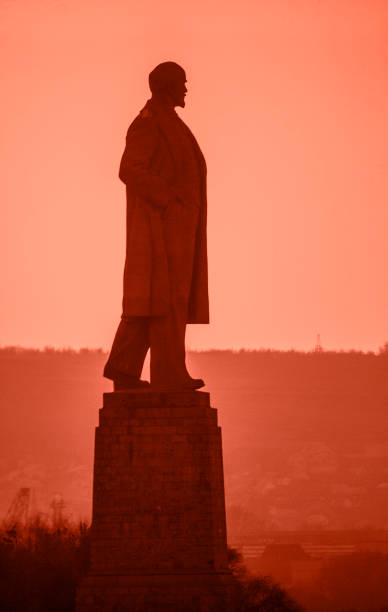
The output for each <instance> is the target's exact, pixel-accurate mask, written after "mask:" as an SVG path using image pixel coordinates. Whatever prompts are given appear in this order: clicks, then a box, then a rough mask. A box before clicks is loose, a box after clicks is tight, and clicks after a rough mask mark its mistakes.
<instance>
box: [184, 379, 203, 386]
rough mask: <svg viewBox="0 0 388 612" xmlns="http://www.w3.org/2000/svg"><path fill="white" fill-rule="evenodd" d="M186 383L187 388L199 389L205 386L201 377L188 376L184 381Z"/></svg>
mask: <svg viewBox="0 0 388 612" xmlns="http://www.w3.org/2000/svg"><path fill="white" fill-rule="evenodd" d="M186 385H187V387H188V388H189V389H200V388H201V387H204V386H205V381H203V380H202V378H189V379H188V380H187V382H186V383H185V386H186Z"/></svg>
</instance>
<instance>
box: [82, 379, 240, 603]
mask: <svg viewBox="0 0 388 612" xmlns="http://www.w3.org/2000/svg"><path fill="white" fill-rule="evenodd" d="M231 593H232V578H231V575H230V573H229V571H228V567H227V546H226V527H225V501H224V481H223V467H222V448H221V430H220V428H219V427H218V425H217V411H216V410H214V409H213V408H211V407H210V405H209V394H208V393H203V392H184V393H156V392H152V391H149V390H144V391H143V390H142V391H133V392H131V391H119V392H115V393H106V394H105V395H104V407H103V408H102V410H101V411H100V424H99V427H97V429H96V441H95V461H94V486H93V520H92V528H91V567H90V572H89V575H88V577H87V578H86V579H85V580H84V581H83V583H82V584H81V585H80V587H79V589H78V594H77V611H78V612H87V611H88V612H91V611H95V612H97V611H101V612H102V611H104V612H105V611H106V612H113V611H115V612H119V611H120V612H121V611H124V610H131V611H132V610H133V611H135V610H136V611H139V612H143V611H144V612H148V611H149V612H151V611H152V612H153V611H155V612H157V611H162V610H163V611H167V610H169V611H175V610H176V611H182V612H183V611H186V610H187V611H193V612H194V611H195V612H205V611H206V612H213V611H214V612H216V611H218V610H219V611H220V612H221V611H222V612H224V611H226V610H230V609H231V604H230V599H231Z"/></svg>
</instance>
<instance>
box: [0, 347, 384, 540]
mask: <svg viewBox="0 0 388 612" xmlns="http://www.w3.org/2000/svg"><path fill="white" fill-rule="evenodd" d="M105 360H106V355H105V354H104V353H103V352H102V351H89V350H81V351H79V352H76V351H71V350H66V351H55V350H53V349H49V350H46V351H34V350H27V349H17V348H8V349H7V348H5V349H1V350H0V364H1V368H0V384H1V401H2V410H1V428H0V448H1V452H0V491H1V496H0V516H3V515H4V514H5V513H6V511H7V509H8V507H9V505H10V503H11V501H12V499H13V497H14V495H15V494H16V492H17V490H18V489H19V488H20V487H31V488H32V489H33V490H34V495H35V499H36V506H37V508H44V509H45V510H46V511H50V503H51V501H52V499H53V497H54V495H57V494H60V495H62V496H63V498H64V501H65V503H66V511H67V512H69V513H70V512H71V513H72V514H73V516H80V515H82V516H89V515H90V508H91V485H92V482H91V481H92V473H91V471H92V460H93V438H94V427H95V425H96V424H97V419H98V408H99V407H101V405H102V397H101V394H102V393H103V392H104V391H110V390H111V384H110V383H109V381H106V380H104V379H103V378H102V377H101V372H102V368H103V364H104V362H105ZM188 360H189V364H190V369H191V373H192V374H193V375H201V376H203V377H204V378H205V379H206V382H207V386H206V388H205V390H207V391H210V393H211V402H212V405H213V406H214V407H215V408H217V409H218V411H219V420H220V424H221V426H222V431H223V447H224V465H225V484H226V499H227V509H228V528H229V535H230V538H231V540H233V539H234V540H237V539H241V538H244V537H249V536H252V537H253V536H254V535H255V533H257V532H258V531H262V530H263V529H312V528H313V529H317V528H318V529H325V528H326V529H343V528H356V529H357V528H363V527H373V528H388V376H387V374H388V352H387V351H382V352H381V354H379V355H376V354H374V353H367V354H365V353H358V352H343V353H342V352H338V353H335V352H316V353H314V352H313V353H300V352H295V351H288V352H280V351H239V352H232V351H206V352H198V353H190V354H189V357H188Z"/></svg>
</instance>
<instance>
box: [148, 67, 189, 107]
mask: <svg viewBox="0 0 388 612" xmlns="http://www.w3.org/2000/svg"><path fill="white" fill-rule="evenodd" d="M148 82H149V84H150V89H151V91H152V94H153V95H156V96H163V97H164V98H165V99H167V100H168V101H169V102H170V103H171V104H172V105H173V106H174V107H175V106H181V107H182V108H183V107H184V106H185V95H186V92H187V88H186V73H185V71H184V70H183V68H181V67H180V66H179V64H176V63H175V62H163V63H162V64H158V66H156V68H154V69H153V71H152V72H150V74H149V77H148Z"/></svg>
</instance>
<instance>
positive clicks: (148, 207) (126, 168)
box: [119, 99, 209, 323]
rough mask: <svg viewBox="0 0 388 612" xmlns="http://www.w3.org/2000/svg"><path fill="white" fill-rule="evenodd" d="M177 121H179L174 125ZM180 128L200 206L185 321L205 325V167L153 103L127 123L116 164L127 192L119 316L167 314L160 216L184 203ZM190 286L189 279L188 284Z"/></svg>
mask: <svg viewBox="0 0 388 612" xmlns="http://www.w3.org/2000/svg"><path fill="white" fill-rule="evenodd" d="M177 122H180V124H178V123H177ZM182 129H184V130H186V136H188V137H189V139H190V141H191V143H192V147H193V153H194V155H195V157H196V159H197V162H198V171H199V176H200V207H199V213H198V224H197V229H196V233H195V237H194V247H193V248H194V251H193V253H192V254H191V257H190V261H192V265H190V270H189V271H188V272H187V274H188V275H190V276H191V284H190V285H189V294H188V311H187V323H208V322H209V299H208V271H207V245H206V213H207V201H206V163H205V159H204V157H203V155H202V152H201V150H200V148H199V146H198V143H197V141H196V140H195V138H194V136H193V134H192V133H191V132H190V130H189V128H188V127H187V126H186V125H185V124H184V123H183V122H182V120H181V119H180V118H179V117H178V115H177V114H176V113H175V111H170V112H168V111H166V110H165V109H163V108H162V107H160V106H159V104H158V103H156V102H155V101H154V100H153V99H151V100H149V101H148V102H147V104H146V105H145V107H144V108H143V110H142V111H141V112H140V113H139V115H138V116H137V117H136V119H135V120H134V121H133V123H132V124H131V125H130V127H129V129H128V133H127V139H126V147H125V150H124V153H123V156H122V159H121V164H120V172H119V176H120V179H121V180H122V181H123V182H124V183H125V184H126V190H127V247H126V260H125V269H124V297H123V316H163V315H167V314H168V313H169V309H170V296H171V289H172V288H171V286H170V284H171V282H174V280H173V278H172V274H171V271H170V270H169V263H168V262H169V258H168V248H169V245H168V244H167V241H166V238H167V236H166V230H165V223H164V214H165V210H166V209H167V207H168V206H171V205H174V203H175V205H176V201H177V197H178V194H179V199H180V200H181V201H183V202H184V201H185V197H186V192H187V190H186V189H185V185H184V184H182V180H181V176H182V175H181V172H180V168H181V164H182V159H181V148H180V143H179V130H182ZM182 256H184V254H182ZM189 282H190V280H189Z"/></svg>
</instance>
